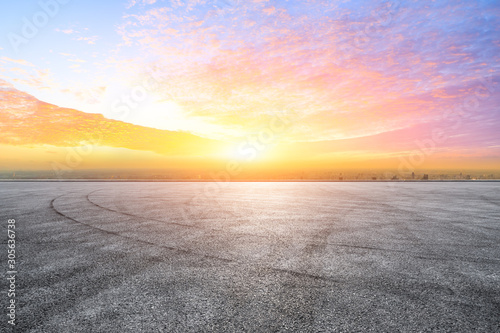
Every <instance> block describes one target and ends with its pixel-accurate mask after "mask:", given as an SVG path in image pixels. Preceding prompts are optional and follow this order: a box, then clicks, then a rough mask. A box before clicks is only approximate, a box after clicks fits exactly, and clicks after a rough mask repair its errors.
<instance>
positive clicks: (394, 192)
mask: <svg viewBox="0 0 500 333" xmlns="http://www.w3.org/2000/svg"><path fill="white" fill-rule="evenodd" d="M0 218H1V219H0V223H1V229H0V232H1V240H2V243H3V244H4V245H3V246H2V248H3V250H2V251H1V253H0V258H1V265H0V268H1V269H2V272H3V274H4V275H5V276H7V271H8V267H7V245H6V244H7V225H8V222H7V221H8V219H15V220H16V222H15V225H16V229H15V230H16V270H17V273H16V296H15V300H16V326H15V327H14V328H13V327H12V326H11V325H10V324H8V322H7V321H8V320H9V318H8V316H7V311H8V310H7V305H8V302H9V300H10V298H9V297H8V289H9V283H8V281H7V279H6V278H4V279H2V280H1V281H2V282H1V285H0V287H1V294H0V305H1V307H2V313H3V314H2V317H1V318H2V319H1V322H0V331H2V332H11V331H12V332H500V183H498V182H496V183H495V182H491V183H490V182H484V183H473V182H470V183H432V182H429V183H307V182H303V183H226V184H217V183H187V182H184V183H140V182H136V183H111V182H22V183H17V182H3V183H2V182H0Z"/></svg>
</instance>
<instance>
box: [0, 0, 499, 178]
mask: <svg viewBox="0 0 500 333" xmlns="http://www.w3.org/2000/svg"><path fill="white" fill-rule="evenodd" d="M0 9H1V13H2V14H1V15H2V19H1V20H0V31H1V32H2V33H1V35H0V112H1V113H0V127H1V128H0V130H1V133H0V154H1V156H2V158H1V160H0V169H3V170H11V169H12V170H14V169H33V168H34V169H50V168H53V166H54V163H55V164H56V165H59V166H60V165H65V166H66V167H68V168H75V169H82V168H83V169H85V168H124V167H133V168H141V167H143V168H152V167H167V166H170V167H173V166H175V167H179V168H194V167H202V166H203V165H217V163H222V164H224V165H225V164H227V163H229V164H231V163H233V162H234V163H236V162H238V163H241V165H245V163H249V164H252V165H255V164H259V165H260V167H262V166H265V165H268V166H271V165H272V166H273V167H280V166H281V167H284V168H290V167H293V166H296V167H298V168H299V167H300V168H324V169H328V168H336V167H353V168H354V167H355V168H375V167H376V168H390V169H398V168H399V170H400V171H401V170H403V169H404V171H405V172H409V171H411V170H413V169H422V168H430V167H432V168H455V169H460V168H473V169H474V168H476V169H481V168H483V169H500V92H499V91H500V84H499V82H500V2H498V1H486V0H476V1H458V0H454V1H438V0H436V1H398V0H394V1H348V0H344V1H335V0H330V1H322V0H303V1H292V0H281V1H273V0H246V1H243V0H186V1H182V0H165V1H161V0H125V1H116V0H110V1H92V0H87V1H81V0H40V1H31V0H29V1H8V2H6V1H4V2H2V4H1V5H0Z"/></svg>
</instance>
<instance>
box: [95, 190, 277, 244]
mask: <svg viewBox="0 0 500 333" xmlns="http://www.w3.org/2000/svg"><path fill="white" fill-rule="evenodd" d="M97 191H100V190H95V191H92V192H90V193H89V194H87V196H86V199H87V201H88V202H89V203H90V204H92V205H94V206H96V207H99V208H101V209H104V210H107V211H109V212H113V213H117V214H122V215H126V216H129V217H133V218H138V219H141V220H146V221H155V222H159V223H161V224H170V225H176V226H179V227H187V228H193V229H198V230H203V231H209V232H211V231H216V232H220V231H224V232H227V230H225V229H220V228H205V227H202V226H200V225H199V224H185V223H178V222H168V221H164V220H158V219H155V218H151V217H144V216H140V215H134V214H130V213H126V212H121V211H118V210H115V209H111V208H108V207H104V206H101V205H99V204H96V203H95V202H93V201H92V200H90V198H89V196H90V195H91V194H92V193H94V192H97ZM241 236H251V237H259V238H269V237H268V236H262V235H255V234H249V233H244V232H238V233H235V237H241Z"/></svg>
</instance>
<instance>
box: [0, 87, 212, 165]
mask: <svg viewBox="0 0 500 333" xmlns="http://www.w3.org/2000/svg"><path fill="white" fill-rule="evenodd" d="M85 143H92V144H95V145H100V146H108V147H115V148H128V149H134V150H142V151H153V152H156V153H160V154H164V155H181V156H191V155H195V154H196V153H200V152H201V153H203V154H204V155H209V154H210V153H215V152H217V151H218V149H220V146H221V143H220V142H218V141H215V140H210V139H205V138H201V137H198V136H195V135H192V134H189V133H182V132H173V131H167V130H159V129H154V128H149V127H144V126H138V125H133V124H130V123H126V122H122V121H117V120H111V119H107V118H105V117H104V116H102V115H100V114H90V113H85V112H82V111H78V110H74V109H68V108H61V107H58V106H57V105H53V104H49V103H45V102H42V101H40V100H38V99H36V98H35V97H33V96H31V95H29V94H27V93H25V92H22V91H19V90H17V89H15V88H14V87H13V86H12V85H10V84H9V83H7V82H5V81H2V80H0V144H9V145H42V144H47V145H53V146H58V147H72V146H79V145H83V144H85Z"/></svg>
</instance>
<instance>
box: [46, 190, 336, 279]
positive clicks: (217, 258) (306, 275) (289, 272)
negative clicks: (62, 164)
mask: <svg viewBox="0 0 500 333" xmlns="http://www.w3.org/2000/svg"><path fill="white" fill-rule="evenodd" d="M62 196H64V194H62V195H59V196H57V197H55V198H54V199H52V200H51V201H50V208H51V209H52V210H53V211H54V212H56V213H57V214H58V215H60V216H63V217H64V218H66V219H69V220H71V221H73V222H75V223H78V224H83V225H85V226H87V227H89V228H91V229H94V230H97V231H101V232H104V233H106V234H109V235H112V236H117V237H121V238H124V239H127V240H131V241H134V242H137V243H140V244H143V245H147V246H154V247H158V248H163V249H166V250H169V251H174V252H180V253H183V254H191V255H197V256H200V257H202V258H207V259H212V260H217V261H221V262H224V263H238V264H247V263H244V262H241V261H238V260H236V259H229V258H224V257H219V256H215V255H207V254H203V253H198V252H195V251H192V250H189V249H181V248H176V247H172V246H167V245H160V244H157V243H153V242H149V241H146V240H142V239H138V238H134V237H130V236H126V235H122V234H120V233H119V232H114V231H110V230H106V229H102V228H99V227H95V226H93V225H90V224H88V223H84V222H81V221H78V220H76V219H74V218H72V217H71V216H67V215H66V214H64V213H62V212H60V211H58V210H57V208H56V207H55V206H54V202H55V201H56V200H57V199H58V198H60V197H62ZM249 266H251V267H263V268H267V269H270V270H273V271H277V272H281V273H288V274H293V275H295V276H302V277H308V278H312V279H316V280H324V281H330V282H339V281H338V280H335V279H333V278H331V277H328V276H320V275H316V274H311V273H307V272H299V271H294V270H289V269H283V268H277V267H272V266H266V265H256V264H251V265H249Z"/></svg>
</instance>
